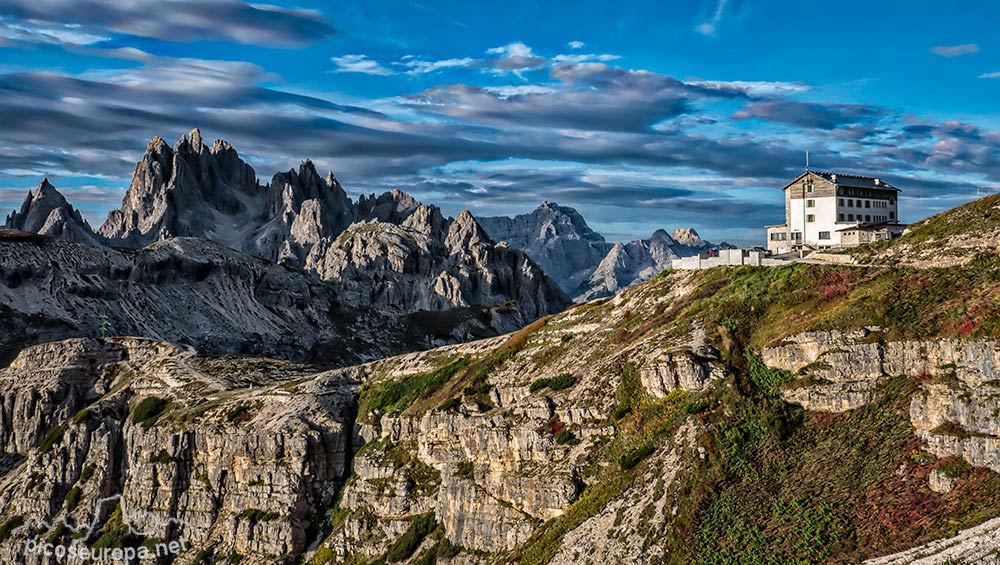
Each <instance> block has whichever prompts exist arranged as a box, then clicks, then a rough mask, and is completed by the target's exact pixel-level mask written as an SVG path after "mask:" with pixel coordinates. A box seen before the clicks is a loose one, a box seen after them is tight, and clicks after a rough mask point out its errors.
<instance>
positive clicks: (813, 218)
mask: <svg viewBox="0 0 1000 565" xmlns="http://www.w3.org/2000/svg"><path fill="white" fill-rule="evenodd" d="M806 221H807V222H815V221H816V214H806Z"/></svg>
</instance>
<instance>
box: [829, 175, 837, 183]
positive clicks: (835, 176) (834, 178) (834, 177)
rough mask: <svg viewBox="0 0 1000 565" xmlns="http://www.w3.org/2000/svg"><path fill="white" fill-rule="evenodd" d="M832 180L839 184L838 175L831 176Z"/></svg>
mask: <svg viewBox="0 0 1000 565" xmlns="http://www.w3.org/2000/svg"><path fill="white" fill-rule="evenodd" d="M830 180H832V181H833V182H837V175H836V174H833V175H830Z"/></svg>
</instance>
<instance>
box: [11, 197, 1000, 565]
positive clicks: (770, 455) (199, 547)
mask: <svg viewBox="0 0 1000 565" xmlns="http://www.w3.org/2000/svg"><path fill="white" fill-rule="evenodd" d="M998 203H1000V196H996V197H993V198H991V199H989V201H986V202H979V203H974V205H970V206H969V207H967V208H966V209H962V210H960V211H959V212H960V213H955V214H952V215H950V216H949V215H945V216H942V217H940V218H937V219H935V220H934V221H932V222H928V223H927V224H923V225H921V226H919V227H918V228H916V229H915V230H914V231H912V232H911V233H910V234H907V236H905V237H904V238H902V239H900V240H896V241H893V242H889V243H888V244H887V247H886V248H884V249H881V251H882V252H886V251H888V250H892V249H895V248H896V246H897V245H899V246H902V247H901V248H900V249H903V250H904V251H899V253H903V252H905V250H906V249H909V248H910V247H911V246H913V245H916V244H917V243H919V242H921V241H923V240H924V238H928V237H943V236H942V235H941V234H942V233H943V232H942V230H941V228H942V226H943V225H945V224H947V225H952V226H956V225H958V224H959V223H960V222H964V221H966V220H968V219H974V220H975V224H976V225H981V224H983V223H985V224H987V225H986V226H985V228H986V229H994V228H995V227H996V226H995V225H994V224H996V223H997V220H996V218H994V217H993V215H992V212H991V210H993V209H994V207H995V206H997V205H1000V204H998ZM456 224H457V225H464V226H465V227H464V228H463V229H457V228H454V229H453V228H452V227H450V228H449V232H450V237H445V241H448V240H450V241H451V243H452V244H453V245H459V246H462V245H467V242H470V241H472V240H474V239H475V238H477V237H483V235H482V234H481V233H480V232H478V231H476V230H475V229H472V228H473V227H474V226H475V224H474V223H469V222H468V220H467V219H466V218H462V217H461V216H460V217H459V218H456V219H455V220H454V222H452V224H451V226H454V225H456ZM360 225H362V226H363V225H367V224H360ZM393 225H395V224H393ZM356 229H357V228H356ZM21 237H29V236H26V235H22V236H21ZM30 237H35V238H36V239H37V240H38V241H41V242H43V243H44V244H45V245H50V246H52V245H54V246H57V247H59V248H64V247H66V248H69V247H75V246H76V245H75V244H68V243H62V242H58V241H55V240H53V239H51V238H39V237H38V236H30ZM953 237H954V238H956V240H957V241H958V242H964V241H967V240H968V237H969V234H968V233H966V232H964V231H961V230H959V231H957V232H953ZM456 242H459V243H456ZM185 244H190V245H198V246H199V248H200V249H201V251H200V253H204V254H208V253H218V254H222V255H225V254H231V255H232V256H235V257H243V256H242V255H240V254H238V253H236V252H234V251H232V250H228V249H227V248H225V247H224V246H221V245H218V244H210V243H208V242H207V241H206V240H203V239H191V238H172V239H168V240H164V241H161V242H157V243H154V244H152V248H151V249H148V250H143V251H142V252H140V253H146V254H150V255H151V256H155V257H160V258H159V259H156V260H152V259H151V260H152V262H153V263H155V264H160V263H162V262H164V261H166V262H167V264H169V263H170V262H172V261H176V259H169V257H171V256H173V253H172V252H170V249H171V248H172V247H175V246H179V245H185ZM204 246H211V247H208V248H206V247H204ZM213 250H214V251H213ZM4 251H5V253H4V256H5V255H6V254H7V252H9V250H7V249H5V250H4ZM111 252H112V251H110V250H109V251H107V253H111ZM114 253H121V254H123V255H128V254H129V253H133V252H122V251H114ZM161 254H162V255H161ZM180 255H181V256H184V257H187V256H190V255H191V253H190V252H184V253H181V254H180ZM227 256H228V255H227ZM50 257H53V258H55V260H54V261H53V267H52V270H53V272H54V271H55V270H57V269H58V268H61V267H60V265H62V264H63V262H65V261H68V260H69V259H68V258H63V257H62V256H57V255H50ZM46 260H48V259H46ZM104 261H105V259H102V260H101V261H99V263H100V262H104ZM107 261H110V267H111V269H110V270H111V271H112V272H118V273H120V274H118V275H116V276H117V278H120V279H125V278H132V277H135V276H139V274H136V270H135V269H133V270H131V271H129V273H128V276H127V277H126V276H125V273H124V270H125V269H126V268H127V267H128V265H127V264H125V263H124V262H123V261H124V260H121V259H115V258H108V259H107ZM254 261H255V262H256V263H257V264H259V265H260V266H259V267H257V268H259V269H263V270H265V271H271V270H285V268H284V267H281V266H276V265H274V264H272V263H269V262H266V261H264V260H254ZM15 262H16V261H15ZM231 268H242V267H238V266H234V267H231ZM94 269H96V266H95V267H91V268H88V269H77V268H69V269H67V271H68V272H73V271H80V270H84V271H93V270H94ZM998 269H1000V258H998V256H997V254H996V251H995V249H992V250H985V251H983V252H981V253H979V254H978V255H977V256H976V257H975V258H973V259H972V260H970V261H968V262H965V263H963V264H959V265H954V266H952V267H951V268H949V269H939V268H913V267H899V266H897V265H890V266H883V265H879V264H878V263H876V262H873V263H872V264H870V265H868V266H866V267H863V268H861V267H857V266H849V265H829V264H808V263H799V264H789V265H785V266H779V267H770V268H746V267H740V268H726V267H719V268H715V269H709V270H700V271H672V272H669V273H667V274H666V275H664V276H660V277H656V278H654V279H652V280H649V281H646V282H644V283H640V284H637V285H634V286H632V287H630V288H627V289H625V290H623V291H622V292H620V293H618V294H616V295H615V296H613V297H610V298H606V299H600V300H594V301H590V302H588V303H586V304H581V305H576V306H573V307H570V308H568V309H566V310H565V311H563V312H560V313H558V314H555V315H551V316H545V317H542V318H540V319H539V320H537V321H535V322H533V323H531V324H529V325H527V326H525V327H523V328H521V329H520V330H518V331H516V332H513V333H510V334H507V335H502V336H495V337H490V338H487V339H482V340H477V341H471V342H468V343H462V344H452V345H447V346H443V347H440V348H436V349H432V350H428V351H420V352H413V353H407V354H404V355H400V356H394V357H389V358H384V359H377V360H372V361H369V362H365V363H359V364H354V365H349V366H342V367H338V368H334V369H323V368H317V367H313V366H310V365H304V364H297V363H291V362H287V361H276V360H273V359H264V358H260V357H255V356H234V355H225V356H218V355H203V354H199V353H198V352H197V351H195V350H194V349H192V348H190V347H186V346H183V345H177V344H174V343H167V342H164V341H163V340H160V339H146V338H135V337H107V338H97V339H69V340H62V341H55V342H48V343H44V344H40V345H36V346H33V347H29V348H25V349H23V350H21V351H19V352H18V353H17V355H16V357H15V358H14V359H13V360H12V361H11V362H10V363H8V364H6V366H4V367H3V368H2V369H0V385H2V386H0V516H2V518H0V561H3V562H11V563H26V564H30V565H36V564H38V565H41V564H42V563H46V564H48V563H51V562H52V560H51V559H48V558H46V557H45V556H44V555H41V554H37V553H29V552H26V550H25V548H26V547H29V546H30V545H31V543H35V544H38V543H50V544H53V545H58V546H73V545H76V546H80V545H82V546H85V547H93V548H105V547H121V546H126V547H148V548H153V547H156V546H157V545H158V544H164V543H169V542H177V543H178V544H180V542H181V540H183V548H184V551H182V552H180V553H178V554H177V555H176V557H175V558H172V559H168V560H167V561H170V562H172V563H177V564H179V565H194V564H203V563H210V564H218V565H223V564H225V565H235V564H237V563H239V564H241V565H257V564H260V565H264V564H268V565H270V564H274V563H281V564H289V565H291V564H293V563H309V564H316V565H321V564H326V563H350V564H357V563H406V564H411V565H424V564H433V563H437V564H442V565H444V564H477V565H478V564H483V565H486V564H491V563H524V564H537V563H555V564H577V563H584V564H597V563H622V562H624V563H628V562H635V563H678V564H680V563H685V564H686V563H744V562H762V563H792V562H794V563H800V562H808V563H870V564H872V565H876V564H878V565H882V564H885V565H889V564H909V563H922V564H936V565H944V564H946V563H990V562H991V561H992V559H993V556H995V555H996V552H997V551H1000V543H998V541H997V540H998V539H1000V511H998V508H997V505H996V493H997V492H998V489H1000V474H998V473H1000V450H998V449H997V434H998V430H1000V424H998V419H997V413H998V411H1000V401H998V399H1000V380H998V376H1000V345H998V341H997V340H998V338H1000V333H998V328H1000V324H997V321H998V320H1000V304H998V302H997V301H996V300H995V298H996V292H995V290H996V273H997V272H998ZM140 270H145V271H146V272H145V273H144V274H143V275H142V276H144V277H147V278H148V279H149V280H151V279H154V278H156V277H160V276H167V275H166V274H165V271H167V270H169V268H166V267H164V268H163V270H160V271H157V270H155V269H151V268H149V267H144V268H142V269H140ZM180 270H181V271H182V272H183V273H187V275H186V276H188V277H189V278H190V281H195V280H197V279H198V278H199V277H201V276H203V275H204V271H199V268H197V267H196V266H192V267H184V268H183V269H180ZM5 272H6V271H5ZM289 272H290V273H297V274H299V275H301V273H300V271H298V270H289ZM299 275H297V276H299ZM6 276H7V280H8V281H10V280H12V279H11V278H10V275H6ZM52 276H54V275H53V274H52V273H47V274H46V276H45V277H44V278H43V279H42V280H40V281H39V282H38V283H37V284H39V285H42V284H44V280H49V279H51V278H52ZM213 276H214V275H213V274H211V272H209V274H208V278H206V279H204V280H205V281H208V282H209V283H210V284H216V283H214V282H212V281H213ZM275 276H277V275H275ZM101 278H102V279H103V278H105V277H104V275H103V274H102V275H101ZM110 278H114V277H110ZM145 280H147V279H144V281H145ZM312 280H314V281H316V282H317V284H326V283H321V282H320V279H319V278H318V277H315V278H313V279H312ZM190 281H189V282H190ZM84 282H86V280H85V278H82V277H81V279H80V280H79V281H78V282H77V287H82V284H83V283H84ZM33 284H34V283H33ZM191 284H193V283H191ZM10 286H11V285H9V284H5V285H3V286H0V290H2V289H3V288H10ZM60 286H61V287H66V286H67V285H60ZM87 288H89V290H84V291H81V295H85V294H93V293H95V292H97V290H94V287H93V286H92V287H87ZM230 292H233V291H230ZM303 296H304V295H303ZM283 297H284V298H289V297H288V293H287V292H286V291H283V290H282V291H279V292H277V293H275V296H274V297H273V299H272V303H273V304H279V303H280V300H282V298H283ZM131 300H133V298H131V297H130V298H129V299H128V300H126V301H123V302H124V303H125V304H128V303H129V301H131ZM244 300H245V298H240V299H239V300H236V301H234V303H233V304H232V305H227V307H233V308H236V307H238V303H240V302H243V301H244ZM137 306H138V307H141V308H148V307H150V305H149V304H146V303H139V304H137ZM209 308H212V306H211V305H210V304H208V303H202V304H194V305H192V307H191V309H192V310H195V311H201V310H206V309H209ZM317 308H318V309H319V310H323V309H325V305H324V304H323V303H322V302H320V303H319V304H318V305H317ZM67 310H69V307H67ZM185 315H187V316H191V315H193V314H191V313H185ZM292 322H293V323H299V324H301V323H308V322H307V321H304V320H292ZM16 323H17V324H28V325H30V324H38V322H37V321H33V320H31V319H26V318H25V319H18V320H17V321H16ZM195 323H197V324H201V321H200V320H197V319H195ZM291 325H292V324H290V326H291ZM282 331H285V330H282ZM306 333H307V332H306ZM289 337H290V338H291V339H294V340H298V339H301V338H302V335H301V334H290V336H289ZM323 347H328V346H323Z"/></svg>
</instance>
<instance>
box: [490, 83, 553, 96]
mask: <svg viewBox="0 0 1000 565" xmlns="http://www.w3.org/2000/svg"><path fill="white" fill-rule="evenodd" d="M483 90H486V91H487V92H492V93H493V94H496V95H497V98H499V99H501V100H506V99H508V98H510V97H511V96H526V95H529V94H554V93H555V92H558V91H557V90H556V89H554V88H550V87H547V86H541V85H537V84H520V85H508V86H492V87H487V88H484V89H483Z"/></svg>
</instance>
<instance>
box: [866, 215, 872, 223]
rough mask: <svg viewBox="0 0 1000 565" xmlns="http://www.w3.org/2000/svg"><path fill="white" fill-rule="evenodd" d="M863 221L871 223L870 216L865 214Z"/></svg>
mask: <svg viewBox="0 0 1000 565" xmlns="http://www.w3.org/2000/svg"><path fill="white" fill-rule="evenodd" d="M865 221H866V222H870V221H872V217H871V216H870V215H868V214H865Z"/></svg>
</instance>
